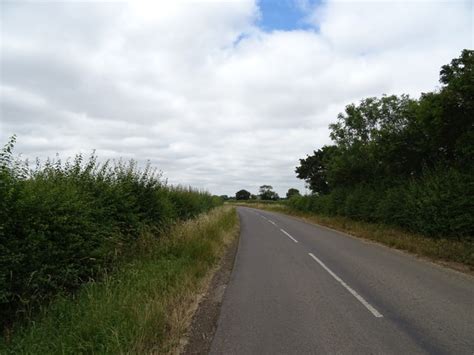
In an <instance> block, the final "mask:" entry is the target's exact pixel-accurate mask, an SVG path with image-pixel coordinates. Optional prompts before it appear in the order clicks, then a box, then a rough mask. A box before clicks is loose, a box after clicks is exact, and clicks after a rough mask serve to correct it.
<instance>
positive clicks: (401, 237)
mask: <svg viewBox="0 0 474 355" xmlns="http://www.w3.org/2000/svg"><path fill="white" fill-rule="evenodd" d="M238 205H241V206H247V207H253V208H259V209H263V210H267V211H272V212H280V213H284V214H287V215H290V216H294V217H299V218H302V219H303V220H305V221H307V222H310V223H316V224H319V225H322V226H326V227H329V228H333V229H336V230H339V231H342V232H345V233H348V234H350V235H353V236H355V237H359V238H363V239H368V240H371V241H375V242H378V243H381V244H384V245H387V246H389V247H392V248H396V249H400V250H404V251H408V252H410V253H413V254H416V255H418V256H422V257H426V258H429V259H430V260H432V261H435V262H438V263H441V264H444V265H446V266H449V267H452V268H454V269H457V270H459V271H464V272H473V271H474V240H473V239H472V238H462V239H461V238H460V239H453V238H432V237H426V236H423V235H420V234H414V233H409V232H407V231H404V230H402V229H400V228H395V227H391V226H387V225H384V224H378V223H368V222H363V221H357V220H353V219H351V218H348V217H343V216H322V215H316V214H313V213H308V212H302V211H297V210H294V209H292V208H290V207H288V206H286V205H284V204H271V205H269V204H258V203H257V204H256V203H252V204H245V203H239V204H238Z"/></svg>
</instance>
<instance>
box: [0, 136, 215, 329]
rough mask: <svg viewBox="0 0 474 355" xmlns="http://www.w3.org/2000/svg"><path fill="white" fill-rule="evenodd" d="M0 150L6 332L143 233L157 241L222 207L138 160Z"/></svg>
mask: <svg viewBox="0 0 474 355" xmlns="http://www.w3.org/2000/svg"><path fill="white" fill-rule="evenodd" d="M14 143H15V137H13V138H12V139H11V140H10V141H9V142H8V143H7V144H6V145H5V147H4V148H3V149H2V151H1V152H0V319H1V320H2V324H3V326H5V325H7V324H9V323H10V322H12V321H13V320H14V319H16V318H18V317H19V316H22V314H25V313H26V314H29V313H31V311H32V310H34V309H36V308H37V306H38V305H41V304H43V303H44V302H47V301H48V300H49V299H51V298H52V297H54V296H55V295H57V294H58V293H69V292H71V291H73V290H74V289H76V288H77V287H79V286H80V285H81V284H83V283H84V282H87V281H88V280H90V279H95V278H98V277H101V275H102V274H103V273H104V272H109V271H110V270H111V269H113V268H114V267H115V265H117V264H118V263H119V262H120V260H121V259H123V258H125V257H127V255H129V254H130V251H131V250H133V249H134V247H135V244H136V242H137V240H138V239H139V237H140V235H141V233H143V232H144V231H150V230H152V231H154V232H156V233H154V234H155V235H157V236H158V235H160V232H163V231H166V230H167V228H169V227H170V226H171V225H172V224H173V223H176V222H177V221H178V220H182V219H188V218H192V217H194V216H196V215H198V214H200V213H202V212H205V211H208V210H209V209H211V208H213V207H214V206H217V205H218V204H220V203H221V200H220V199H219V198H215V197H213V196H211V195H210V194H209V193H207V192H204V191H197V190H194V189H192V188H181V187H176V188H175V187H172V186H168V185H167V184H166V183H165V182H164V181H163V179H162V178H161V175H160V174H159V173H158V172H157V171H156V170H154V169H153V168H151V167H150V165H147V166H146V167H145V168H144V169H140V168H139V167H138V166H137V163H136V162H135V161H129V162H124V161H106V162H103V163H99V162H98V159H97V156H96V155H95V154H92V155H91V156H90V157H89V158H87V159H86V158H84V156H83V155H77V156H76V157H75V158H74V159H73V160H66V161H65V162H62V161H61V160H60V159H59V158H56V159H55V160H48V161H46V162H45V163H44V164H40V163H37V164H36V166H35V167H34V168H30V167H29V166H28V163H27V162H26V161H22V160H21V159H18V158H14V156H13V154H12V150H13V146H14Z"/></svg>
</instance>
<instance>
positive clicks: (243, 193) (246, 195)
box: [235, 189, 251, 200]
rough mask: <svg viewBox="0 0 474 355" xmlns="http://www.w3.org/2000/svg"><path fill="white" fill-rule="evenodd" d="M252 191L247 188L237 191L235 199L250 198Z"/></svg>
mask: <svg viewBox="0 0 474 355" xmlns="http://www.w3.org/2000/svg"><path fill="white" fill-rule="evenodd" d="M250 195H251V194H250V192H248V191H247V190H243V189H242V190H239V191H237V192H236V193H235V199H236V200H248V199H250Z"/></svg>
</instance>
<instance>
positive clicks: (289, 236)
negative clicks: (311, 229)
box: [280, 228, 298, 243]
mask: <svg viewBox="0 0 474 355" xmlns="http://www.w3.org/2000/svg"><path fill="white" fill-rule="evenodd" d="M280 231H281V232H282V233H283V234H285V235H286V236H287V237H288V238H290V239H291V240H292V241H294V242H295V243H298V241H297V240H296V239H295V238H293V237H292V236H291V235H290V234H289V233H288V232H287V231H285V230H284V229H281V228H280Z"/></svg>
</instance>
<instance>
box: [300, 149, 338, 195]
mask: <svg viewBox="0 0 474 355" xmlns="http://www.w3.org/2000/svg"><path fill="white" fill-rule="evenodd" d="M335 150H336V147H335V146H324V147H322V148H321V149H318V150H317V151H314V152H313V155H311V156H309V155H308V156H307V157H306V159H300V166H298V167H296V170H295V172H296V176H297V177H298V178H300V179H302V180H304V181H306V183H307V184H308V187H309V188H310V190H311V191H313V192H314V193H317V194H326V193H328V192H329V184H328V162H329V159H330V156H332V155H333V153H334V151H335Z"/></svg>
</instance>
